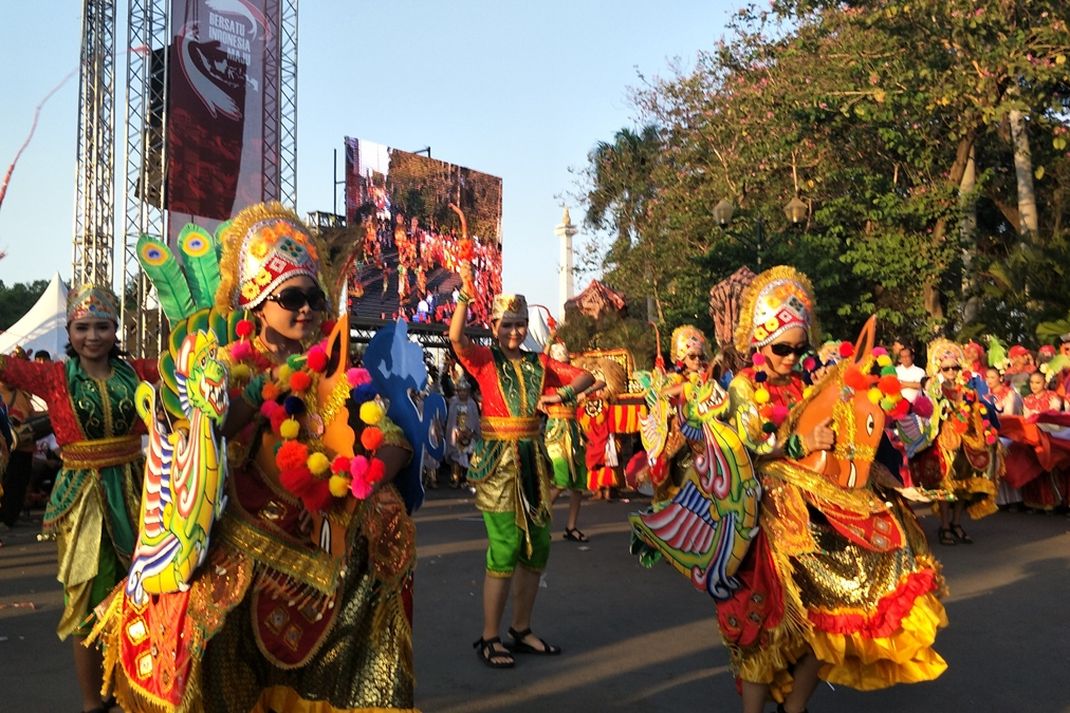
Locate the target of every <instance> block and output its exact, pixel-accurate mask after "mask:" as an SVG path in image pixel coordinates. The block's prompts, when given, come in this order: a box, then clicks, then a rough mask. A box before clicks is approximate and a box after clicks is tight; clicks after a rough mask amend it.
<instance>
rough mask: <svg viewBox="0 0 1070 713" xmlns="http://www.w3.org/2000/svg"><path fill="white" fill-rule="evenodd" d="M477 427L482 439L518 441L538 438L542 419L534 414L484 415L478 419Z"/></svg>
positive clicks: (540, 432)
mask: <svg viewBox="0 0 1070 713" xmlns="http://www.w3.org/2000/svg"><path fill="white" fill-rule="evenodd" d="M479 429H480V431H481V432H482V436H483V439H484V440H488V441H520V440H524V439H528V438H538V437H539V436H540V435H541V434H542V421H540V420H539V419H538V417H535V416H484V417H483V418H481V419H479Z"/></svg>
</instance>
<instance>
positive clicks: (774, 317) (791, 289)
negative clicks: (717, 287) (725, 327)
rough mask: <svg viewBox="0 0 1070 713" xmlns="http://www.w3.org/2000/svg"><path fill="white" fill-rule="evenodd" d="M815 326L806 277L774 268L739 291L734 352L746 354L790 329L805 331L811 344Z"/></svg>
mask: <svg viewBox="0 0 1070 713" xmlns="http://www.w3.org/2000/svg"><path fill="white" fill-rule="evenodd" d="M816 326H817V325H816V320H815V317H814V288H813V287H812V286H811V285H810V280H809V278H807V277H806V275H804V274H802V273H801V272H799V271H798V270H796V269H795V268H793V267H788V266H786V265H778V266H777V267H773V268H770V269H768V270H766V271H765V272H763V273H761V274H760V275H758V276H757V277H755V278H754V280H753V281H752V282H751V283H750V284H749V285H748V286H747V289H746V290H745V291H744V292H743V299H742V306H741V309H740V316H739V324H738V325H737V326H736V334H735V342H736V350H737V351H739V353H740V354H746V353H747V352H748V351H749V350H750V349H751V348H752V347H764V346H765V345H766V344H770V343H771V342H772V341H773V340H774V339H776V338H777V337H779V336H780V335H781V334H783V333H784V332H786V331H788V330H789V329H792V328H793V327H802V328H803V329H804V330H806V334H807V336H808V338H809V339H810V341H811V342H812V341H813V339H814V335H815V333H816V332H817V329H816Z"/></svg>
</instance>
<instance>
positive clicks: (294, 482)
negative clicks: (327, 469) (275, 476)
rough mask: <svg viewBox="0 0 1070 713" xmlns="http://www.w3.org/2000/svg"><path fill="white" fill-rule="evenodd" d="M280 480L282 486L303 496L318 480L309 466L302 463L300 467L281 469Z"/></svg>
mask: <svg viewBox="0 0 1070 713" xmlns="http://www.w3.org/2000/svg"><path fill="white" fill-rule="evenodd" d="M279 482H280V483H282V487H284V488H286V489H287V490H289V491H290V492H291V493H293V494H294V495H296V496H298V497H301V495H302V494H303V493H304V492H305V491H307V490H308V489H309V488H310V487H311V486H312V485H313V483H315V482H316V479H315V477H313V475H312V471H311V470H309V469H308V466H306V465H302V466H301V467H300V468H287V469H284V470H281V471H279ZM328 492H329V491H328Z"/></svg>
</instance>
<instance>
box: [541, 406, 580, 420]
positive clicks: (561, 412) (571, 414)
mask: <svg viewBox="0 0 1070 713" xmlns="http://www.w3.org/2000/svg"><path fill="white" fill-rule="evenodd" d="M546 415H547V416H549V417H550V418H563V419H569V420H572V421H575V420H576V409H575V408H574V407H572V406H558V405H557V404H554V405H552V406H550V407H548V408H547V409H546Z"/></svg>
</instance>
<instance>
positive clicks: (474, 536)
mask: <svg viewBox="0 0 1070 713" xmlns="http://www.w3.org/2000/svg"><path fill="white" fill-rule="evenodd" d="M638 505H639V503H636V502H633V503H623V502H614V503H601V502H587V503H585V504H584V510H583V513H582V515H581V525H582V526H583V529H584V530H586V532H587V533H588V534H589V535H590V536H591V538H592V539H591V542H590V544H588V545H577V544H574V543H571V542H564V541H561V540H560V539H559V538H560V531H561V529H562V528H563V518H564V510H563V507H561V506H558V509H557V511H556V518H557V523H558V526H557V528H556V534H555V542H554V547H553V550H552V554H551V560H550V566H549V569H548V571H547V575H546V578H545V581H544V585H545V588H544V589H543V590H542V591H541V592H540V595H539V601H538V604H537V607H536V615H537V616H536V624H537V626H536V631H537V632H538V633H540V634H542V635H543V636H544V637H545V638H547V639H549V640H551V641H553V642H555V643H558V644H560V645H561V646H563V647H564V649H565V653H564V655H563V656H560V657H556V658H537V657H521V658H520V660H519V662H518V666H517V667H516V668H515V669H513V670H507V671H494V670H490V669H487V668H485V667H483V666H482V665H480V663H479V662H478V661H477V659H476V657H475V655H474V653H473V651H472V649H471V648H470V645H471V642H472V641H473V640H474V639H476V638H477V636H478V633H479V629H480V619H479V617H480V615H479V612H480V587H481V583H482V559H483V548H484V541H483V526H482V522H481V520H480V518H479V517H478V514H477V513H476V512H475V511H474V509H473V508H472V505H471V501H470V498H469V497H468V496H466V495H464V494H462V495H459V494H458V491H453V490H439V491H433V492H432V493H431V494H430V497H429V500H428V502H427V504H426V505H425V506H424V508H423V509H422V510H421V511H420V512H419V513H418V515H417V523H418V538H419V566H418V571H417V589H416V592H417V598H416V602H417V605H416V622H415V645H416V665H417V675H418V679H417V703H418V705H419V706H420V708H421V709H422V710H423V711H425V712H426V713H461V712H464V713H469V712H470V713H481V712H502V713H522V712H523V713H527V712H529V711H530V712H533V713H534V712H536V711H538V712H540V713H541V712H543V711H555V713H556V712H561V713H569V712H571V711H584V712H586V711H643V712H644V713H658V712H662V711H664V712H666V713H690V712H691V711H736V710H738V708H739V704H738V699H737V697H736V694H735V692H734V687H733V681H732V677H731V674H730V673H729V671H728V667H727V663H728V659H727V654H726V652H725V650H724V648H723V647H722V646H721V644H720V639H719V637H718V635H717V628H716V622H715V620H714V618H713V615H712V605H711V603H710V602H709V601H708V600H707V599H706V598H705V597H704V596H703V595H700V594H698V593H697V592H694V591H692V590H690V588H689V585H688V584H687V582H686V581H685V580H684V579H683V578H682V577H681V576H680V575H678V574H677V573H676V572H675V571H673V570H672V569H670V568H669V567H668V566H667V565H659V566H658V567H656V568H655V569H653V570H644V569H643V568H641V567H639V566H638V565H637V564H636V563H635V561H634V560H633V558H631V557H630V556H629V555H628V552H627V544H628V534H627V525H626V523H625V516H626V514H627V513H628V512H630V511H631V510H632V509H634V508H636V507H637V506H638ZM924 523H925V525H926V528H927V529H928V530H930V531H931V530H934V529H935V524H934V522H933V519H932V518H931V517H928V518H925V519H924ZM969 530H970V532H971V534H972V535H973V536H974V537H975V539H976V540H977V544H975V545H972V546H965V545H958V546H955V547H944V548H940V547H938V552H937V554H938V555H940V556H941V557H942V560H943V563H944V573H945V575H946V577H947V580H948V582H949V584H950V587H951V597H950V599H949V600H947V602H946V605H947V609H948V614H949V617H950V619H951V626H950V628H949V629H947V630H946V631H944V632H943V633H942V634H941V636H940V638H939V639H938V641H937V644H938V650H939V651H940V653H941V654H942V655H943V656H944V657H945V658H946V659H947V660H948V663H949V665H950V667H949V669H948V671H947V672H946V673H945V674H944V675H943V676H942V677H941V678H940V679H939V680H937V681H935V682H931V683H925V684H917V685H913V686H899V687H897V688H894V689H890V690H886V691H878V692H871V693H858V692H855V691H850V690H847V689H843V688H838V689H836V690H832V689H831V688H830V687H828V686H826V685H824V684H822V686H821V687H820V688H819V689H818V692H817V694H816V695H815V697H814V699H813V701H812V704H811V706H810V709H811V710H812V711H815V713H817V712H819V711H820V712H821V713H846V712H848V711H852V712H853V711H861V710H865V711H867V712H868V713H892V712H893V711H896V712H898V711H910V710H926V711H932V712H933V713H937V712H939V713H959V712H962V713H988V712H992V713H997V712H998V713H1002V712H1004V711H1007V712H1011V711H1013V712H1015V713H1018V712H1021V713H1070V673H1068V672H1070V620H1068V612H1070V609H1068V607H1067V603H1068V601H1070V519H1067V518H1065V517H1062V516H1043V515H1030V514H1018V513H999V514H997V515H994V516H992V517H989V518H986V519H985V520H982V521H980V522H978V523H972V524H970V527H969ZM0 538H3V539H4V541H5V542H6V546H5V547H3V548H0V713H5V712H6V711H33V712H36V711H42V712H48V713H51V712H52V711H57V712H58V713H68V712H71V711H76V710H77V704H78V698H77V696H76V695H75V692H74V681H73V675H72V673H71V664H70V652H69V644H61V643H60V642H58V641H57V640H56V638H55V635H54V633H53V631H54V626H55V623H56V620H57V619H58V616H59V612H60V609H61V604H62V595H61V592H60V590H59V588H58V585H57V584H56V582H55V581H54V578H53V577H54V572H55V552H54V546H53V545H52V544H50V543H38V542H36V541H34V538H33V530H32V527H31V526H30V525H29V524H24V525H23V526H22V527H21V528H19V529H16V530H14V531H11V532H3V533H0Z"/></svg>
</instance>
